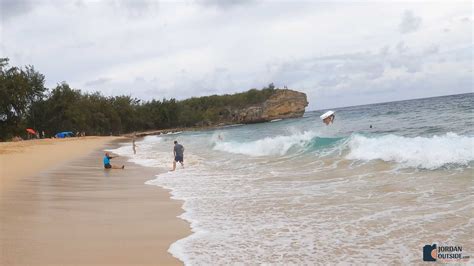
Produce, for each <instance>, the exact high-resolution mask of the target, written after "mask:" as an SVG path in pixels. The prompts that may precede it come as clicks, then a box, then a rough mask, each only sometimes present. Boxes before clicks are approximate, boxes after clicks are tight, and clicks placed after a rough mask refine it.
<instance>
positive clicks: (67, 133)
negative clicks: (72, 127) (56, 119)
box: [54, 131, 74, 139]
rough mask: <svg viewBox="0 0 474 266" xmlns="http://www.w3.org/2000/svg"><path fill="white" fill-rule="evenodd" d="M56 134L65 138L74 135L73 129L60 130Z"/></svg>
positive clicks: (57, 136)
mask: <svg viewBox="0 0 474 266" xmlns="http://www.w3.org/2000/svg"><path fill="white" fill-rule="evenodd" d="M54 136H55V137H56V138H60V139H63V138H68V137H74V133H72V132H71V131H64V132H59V133H57V134H56V135H54Z"/></svg>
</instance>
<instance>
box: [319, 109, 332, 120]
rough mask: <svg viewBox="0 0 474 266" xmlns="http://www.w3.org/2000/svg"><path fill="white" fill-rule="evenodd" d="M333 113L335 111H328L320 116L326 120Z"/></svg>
mask: <svg viewBox="0 0 474 266" xmlns="http://www.w3.org/2000/svg"><path fill="white" fill-rule="evenodd" d="M333 114H334V111H327V112H326V113H324V114H322V115H321V116H320V117H319V118H321V120H324V119H326V118H328V117H330V116H331V115H333Z"/></svg>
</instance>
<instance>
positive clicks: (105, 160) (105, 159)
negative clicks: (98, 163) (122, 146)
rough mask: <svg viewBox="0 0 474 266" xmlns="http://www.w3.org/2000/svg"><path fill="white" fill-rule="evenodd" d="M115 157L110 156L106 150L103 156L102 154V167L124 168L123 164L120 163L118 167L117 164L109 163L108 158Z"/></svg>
mask: <svg viewBox="0 0 474 266" xmlns="http://www.w3.org/2000/svg"><path fill="white" fill-rule="evenodd" d="M115 157H117V156H115ZM115 157H112V156H110V154H109V153H108V152H106V153H105V156H104V168H105V169H124V168H125V165H122V166H121V167H120V166H118V165H111V164H110V159H112V158H115Z"/></svg>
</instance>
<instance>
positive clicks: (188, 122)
mask: <svg viewBox="0 0 474 266" xmlns="http://www.w3.org/2000/svg"><path fill="white" fill-rule="evenodd" d="M8 62H9V61H8V59H7V58H0V140H9V139H11V138H12V137H14V136H20V137H23V138H25V137H26V135H27V132H26V131H25V129H26V128H33V129H35V130H36V131H38V132H43V131H44V132H45V135H46V136H47V137H49V136H53V135H54V134H55V133H57V132H60V131H65V130H67V131H73V132H85V133H86V134H87V135H111V134H113V135H118V134H124V133H130V132H133V131H145V130H156V129H166V128H175V127H195V126H209V125H217V124H219V123H223V122H225V121H229V117H231V116H232V115H233V114H232V110H236V109H239V108H244V107H247V106H251V105H254V104H258V103H263V102H264V101H265V100H267V99H268V98H269V97H270V96H271V95H273V94H274V93H275V91H276V90H277V89H276V88H275V86H274V85H273V84H269V85H268V86H267V87H264V88H263V89H261V90H257V89H251V90H249V91H246V92H242V93H236V94H232V95H229V94H226V95H211V96H205V97H193V98H189V99H186V100H181V101H178V100H176V99H173V98H172V99H164V98H163V99H162V100H156V99H153V100H150V101H143V100H140V99H137V98H133V97H131V96H129V95H122V96H104V95H102V94H101V93H100V92H93V93H90V92H83V91H81V90H79V89H74V88H71V87H70V86H69V85H68V84H67V83H66V82H62V83H60V84H58V85H57V86H56V87H55V88H51V89H50V88H46V87H45V84H44V83H45V76H44V75H43V74H41V73H39V72H38V71H36V70H35V68H34V67H33V66H26V67H23V68H21V67H14V66H9V63H8Z"/></svg>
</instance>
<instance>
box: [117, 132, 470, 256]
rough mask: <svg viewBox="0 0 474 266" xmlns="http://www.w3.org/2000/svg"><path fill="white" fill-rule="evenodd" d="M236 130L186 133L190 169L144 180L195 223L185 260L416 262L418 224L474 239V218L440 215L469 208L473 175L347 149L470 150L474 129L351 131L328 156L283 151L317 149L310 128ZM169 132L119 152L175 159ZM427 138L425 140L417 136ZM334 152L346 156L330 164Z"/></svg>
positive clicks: (147, 160)
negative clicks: (466, 132) (466, 134)
mask: <svg viewBox="0 0 474 266" xmlns="http://www.w3.org/2000/svg"><path fill="white" fill-rule="evenodd" d="M233 136H234V137H235V136H236V135H233V134H232V132H230V131H217V132H213V133H211V134H207V135H206V134H202V133H201V134H196V135H192V136H190V135H187V134H186V135H183V136H182V137H181V138H180V143H183V145H184V146H185V147H186V152H185V162H186V168H185V169H182V168H181V167H179V168H178V170H177V171H175V172H166V173H163V174H159V175H157V176H156V179H154V180H150V181H147V182H146V184H148V185H156V186H161V187H165V188H168V189H171V190H172V191H171V194H172V197H173V198H174V199H180V200H183V202H184V203H183V209H184V211H185V212H184V213H183V214H182V215H180V218H182V219H184V220H187V221H189V222H190V224H191V228H192V231H193V234H192V235H190V236H188V237H185V238H183V239H180V240H178V241H176V242H175V243H173V244H172V245H171V246H170V248H169V252H170V253H171V254H172V255H173V256H175V257H177V258H179V259H180V260H182V261H183V262H184V263H185V264H186V265H227V264H234V265H235V264H279V265H297V264H301V265H313V264H334V263H340V264H360V263H361V262H363V263H367V264H390V263H392V264H393V263H395V264H413V263H417V262H418V261H419V260H420V257H419V256H420V255H419V252H420V249H419V248H420V244H419V243H420V238H419V232H420V231H423V232H424V237H425V238H427V239H437V240H439V239H441V240H445V241H446V240H447V239H448V240H449V239H451V238H452V239H453V242H456V243H458V242H459V243H462V244H463V245H468V246H469V245H472V240H470V239H471V238H470V229H472V224H469V223H466V219H462V218H460V220H459V221H458V220H453V221H452V222H453V223H454V224H453V226H452V227H449V228H446V227H445V226H444V224H443V222H442V221H445V220H447V219H449V217H453V215H454V214H465V213H472V204H471V205H470V204H469V203H470V202H472V198H473V197H472V186H471V188H468V189H466V187H469V186H470V183H469V182H470V181H469V179H468V178H464V176H463V177H461V178H457V181H458V182H454V183H451V182H450V181H449V180H451V179H452V178H451V177H446V176H445V175H446V174H445V171H438V170H434V171H426V172H428V174H426V176H423V175H420V174H419V171H416V169H415V170H413V169H410V172H408V173H404V174H403V175H402V174H399V173H398V171H387V172H384V171H383V169H384V168H383V167H381V169H382V170H380V171H378V170H374V169H373V168H364V167H365V166H367V167H369V166H370V165H369V164H361V165H360V166H356V167H354V168H352V167H348V166H347V165H348V164H349V163H350V161H348V160H347V159H345V158H344V157H345V156H349V155H350V154H351V153H352V151H353V150H357V149H363V148H360V147H359V146H358V145H364V143H363V142H364V141H367V142H369V144H370V145H368V147H366V149H368V150H364V151H370V152H374V151H377V148H379V149H380V148H381V147H380V146H388V145H395V146H396V147H404V146H409V145H411V146H417V147H418V148H419V149H422V148H424V147H425V146H430V145H432V146H435V147H436V148H433V147H431V148H432V149H433V150H428V152H433V151H435V150H437V149H446V147H445V146H448V147H450V148H453V149H455V150H456V149H458V150H459V149H460V146H461V145H458V144H454V142H456V141H457V142H460V143H462V144H464V145H467V146H468V147H469V149H471V151H472V139H471V138H468V139H470V140H471V143H466V140H464V139H463V137H461V136H458V135H451V134H448V135H446V136H440V137H436V138H421V139H422V140H418V139H417V138H407V137H397V136H394V135H388V136H382V137H375V138H373V141H374V143H372V142H371V140H372V139H371V138H369V137H363V136H352V137H350V138H348V139H346V140H345V141H341V142H337V144H336V145H338V146H337V148H338V149H341V150H344V152H342V153H337V154H332V155H331V156H329V157H328V158H326V157H325V158H322V157H314V156H292V157H289V156H280V155H281V154H286V153H288V152H289V151H290V149H292V148H295V149H301V148H302V149H308V148H311V147H312V146H311V145H310V146H308V145H307V144H308V143H310V142H312V141H316V143H317V141H318V139H315V137H316V133H314V132H304V133H293V134H291V135H287V136H284V135H280V136H275V137H267V138H261V139H259V140H255V141H246V142H243V143H239V142H238V141H237V140H235V139H232V137H233ZM155 138H156V139H155ZM450 138H452V140H450V141H448V139H450ZM433 139H436V140H439V139H440V140H441V141H440V143H445V142H448V143H450V144H449V145H447V144H442V145H441V144H439V143H437V142H436V141H433ZM168 140H169V143H168ZM172 140H173V139H172V138H170V137H167V136H160V137H153V138H149V139H144V140H142V141H139V142H137V145H138V148H137V154H136V155H133V154H131V153H132V149H131V144H130V143H129V144H127V145H126V146H123V147H120V148H118V149H116V150H114V151H113V152H115V153H117V154H120V155H126V156H130V158H131V160H132V161H134V162H136V163H138V164H141V165H148V166H158V167H159V166H162V165H163V166H168V167H169V164H170V160H171V153H172V149H171V143H172V142H171V141H172ZM389 140H390V141H389ZM395 140H396V141H395ZM425 141H427V142H428V144H429V145H428V144H426V143H425V144H423V145H422V144H419V143H418V142H420V143H424V142H425ZM392 142H393V143H392ZM401 143H405V144H404V145H403V146H402V145H401ZM356 144H357V145H356ZM240 146H242V147H243V148H242V147H240ZM370 147H371V148H370ZM369 148H370V149H369ZM382 148H383V147H382ZM393 149H394V148H393ZM222 151H224V153H223V152H222ZM386 152H388V151H386ZM450 152H452V153H453V154H454V153H455V152H453V151H447V153H450ZM461 153H462V152H461ZM234 154H244V155H247V156H235V155H234ZM341 154H342V155H341ZM262 155H266V156H264V157H259V156H262ZM451 155H452V154H451ZM332 156H334V157H332ZM380 157H381V155H380V154H379V155H377V156H375V155H374V156H373V158H372V157H371V158H367V159H362V158H352V159H351V160H378V159H380ZM471 158H472V157H471ZM338 160H339V161H341V163H339V164H337V165H333V164H331V162H334V161H338ZM389 161H394V162H396V163H400V164H405V163H406V161H409V160H400V161H396V160H389ZM458 161H459V160H458ZM377 165H378V166H385V165H388V164H387V163H385V162H383V161H380V162H379V163H377ZM414 167H418V165H414ZM367 169H369V170H368V171H367ZM315 171H317V172H315ZM438 172H439V173H438ZM458 174H459V173H458ZM433 180H437V181H438V182H440V183H442V184H447V182H448V183H449V184H450V185H449V186H444V185H443V186H440V185H439V183H434V182H432V181H433ZM446 180H448V181H446ZM418 184H423V186H418ZM466 184H467V185H466ZM413 202H416V203H417V204H412V203H413ZM463 217H465V216H463ZM335 221H336V222H335ZM427 221H430V222H429V223H427ZM374 246H375V247H376V249H374Z"/></svg>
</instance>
